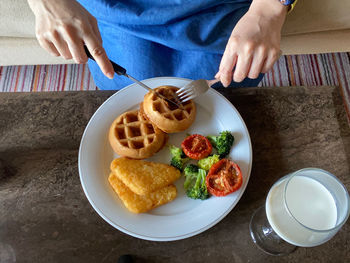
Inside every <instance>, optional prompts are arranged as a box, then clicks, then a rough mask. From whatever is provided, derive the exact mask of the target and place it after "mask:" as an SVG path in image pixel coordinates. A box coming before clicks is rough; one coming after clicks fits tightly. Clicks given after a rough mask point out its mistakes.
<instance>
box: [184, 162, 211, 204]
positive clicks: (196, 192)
mask: <svg viewBox="0 0 350 263" xmlns="http://www.w3.org/2000/svg"><path fill="white" fill-rule="evenodd" d="M184 174H185V177H186V179H185V183H184V188H185V190H186V194H187V196H188V197H190V198H193V199H202V200H204V199H207V198H209V193H208V190H207V186H206V184H205V177H206V171H205V170H203V169H200V168H198V166H197V165H194V164H189V165H187V166H186V167H185V169H184Z"/></svg>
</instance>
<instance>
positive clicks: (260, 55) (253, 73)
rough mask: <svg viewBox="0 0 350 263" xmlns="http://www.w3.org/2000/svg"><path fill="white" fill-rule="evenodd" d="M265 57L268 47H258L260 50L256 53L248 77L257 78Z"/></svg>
mask: <svg viewBox="0 0 350 263" xmlns="http://www.w3.org/2000/svg"><path fill="white" fill-rule="evenodd" d="M265 59H266V49H265V48H263V47H260V48H258V50H257V51H256V52H255V54H254V57H253V60H252V64H251V66H250V69H249V73H248V76H247V77H248V78H250V79H256V78H257V77H258V76H259V74H260V72H261V70H262V67H263V66H264V63H265Z"/></svg>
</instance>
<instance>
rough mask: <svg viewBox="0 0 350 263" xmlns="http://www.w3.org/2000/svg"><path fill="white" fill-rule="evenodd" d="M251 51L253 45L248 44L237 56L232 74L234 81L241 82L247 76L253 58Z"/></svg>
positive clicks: (252, 50)
mask: <svg viewBox="0 0 350 263" xmlns="http://www.w3.org/2000/svg"><path fill="white" fill-rule="evenodd" d="M253 52H254V47H253V45H250V44H248V45H246V46H245V48H244V51H243V54H240V55H239V56H238V60H237V65H236V69H235V72H234V74H233V80H234V81H235V82H241V81H243V80H244V79H245V78H246V77H247V75H248V72H249V69H250V65H251V63H252V59H253V54H254V53H253Z"/></svg>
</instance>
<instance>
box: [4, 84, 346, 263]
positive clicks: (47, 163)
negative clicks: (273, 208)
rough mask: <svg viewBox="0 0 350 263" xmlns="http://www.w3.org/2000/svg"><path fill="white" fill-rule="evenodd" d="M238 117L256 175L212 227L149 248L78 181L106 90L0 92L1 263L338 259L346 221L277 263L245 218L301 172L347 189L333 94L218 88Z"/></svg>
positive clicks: (342, 256) (337, 99)
mask: <svg viewBox="0 0 350 263" xmlns="http://www.w3.org/2000/svg"><path fill="white" fill-rule="evenodd" d="M219 91H220V92H221V93H222V94H224V95H225V96H226V97H227V98H228V99H229V100H230V101H231V102H232V103H233V104H234V105H235V107H236V108H237V109H238V111H239V112H240V113H241V115H242V117H243V119H244V120H245V122H246V124H247V127H248V130H249V132H250V135H251V139H252V145H253V169H252V173H251V177H250V181H249V184H248V187H247V189H246V191H245V193H244V195H243V197H242V199H241V200H240V202H239V203H238V205H237V206H236V207H235V208H234V209H233V210H232V211H231V212H230V213H229V214H228V215H227V216H226V217H225V218H224V219H223V220H222V221H221V222H220V223H218V224H217V225H215V226H214V227H212V228H211V229H209V230H207V231H205V232H203V233H201V234H199V235H197V236H195V237H192V238H188V239H185V240H181V241H172V242H151V241H144V240H140V239H136V238H133V237H131V236H128V235H126V234H124V233H122V232H119V231H118V230H116V229H114V228H113V227H111V226H110V225H109V224H108V223H106V222H105V221H104V220H103V219H102V218H100V217H99V216H98V215H97V213H96V212H95V211H94V210H93V208H92V207H91V206H90V204H89V202H88V201H87V199H86V197H85V195H84V193H83V190H82V187H81V185H80V181H79V174H78V168H77V160H78V148H79V143H80V139H81V136H82V133H83V131H84V128H85V126H86V124H87V122H88V121H89V118H90V117H91V116H92V114H93V113H94V111H95V110H96V109H97V108H98V106H99V105H101V104H102V103H103V101H105V100H106V99H107V98H108V97H109V96H111V95H112V94H113V92H112V91H91V92H58V93H1V94H0V211H1V212H0V262H15V261H14V260H15V259H16V260H17V261H16V262H37V263H39V262H116V261H117V259H118V257H119V256H120V255H122V254H132V255H134V257H135V258H136V262H259V263H260V262H317V263H320V262H345V261H350V231H349V230H350V222H349V221H348V222H347V223H346V224H345V225H344V226H343V228H342V229H341V230H340V232H339V233H338V234H337V235H336V236H335V237H334V238H333V239H332V240H331V241H329V242H328V243H326V244H323V245H321V246H318V247H315V248H307V249H306V248H299V249H298V250H297V251H296V252H294V253H293V254H290V255H288V256H284V257H274V256H269V255H266V254H264V253H263V252H261V251H260V250H259V249H258V248H257V247H256V246H255V244H254V243H253V242H252V240H251V238H250V235H249V229H248V226H249V220H250V217H251V215H252V213H253V212H254V210H255V209H256V208H258V207H259V206H260V205H262V204H263V203H264V200H265V197H266V194H267V192H268V190H269V188H270V187H271V186H272V184H273V183H274V182H275V181H276V180H277V179H278V178H280V177H282V176H284V175H285V174H287V173H289V172H291V171H295V170H297V169H300V168H304V167H319V168H323V169H326V170H328V171H330V172H332V173H333V174H335V175H336V176H337V177H339V178H340V179H341V180H342V182H343V183H344V184H345V185H346V187H347V188H348V189H350V176H349V174H350V173H349V172H350V169H349V164H350V129H349V126H348V122H347V118H346V114H345V110H344V106H343V104H342V100H341V96H340V94H339V90H338V88H336V87H309V88H306V87H285V88H283V87H282V88H245V89H222V90H219Z"/></svg>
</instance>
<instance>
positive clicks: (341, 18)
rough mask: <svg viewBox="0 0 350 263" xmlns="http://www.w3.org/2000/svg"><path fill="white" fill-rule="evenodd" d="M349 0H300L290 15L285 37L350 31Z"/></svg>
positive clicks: (284, 32) (284, 28) (287, 20)
mask: <svg viewBox="0 0 350 263" xmlns="http://www.w3.org/2000/svg"><path fill="white" fill-rule="evenodd" d="M349 11H350V1H349V0H345V1H344V0H299V1H298V3H297V4H296V6H295V8H294V10H293V11H292V12H291V13H290V14H288V16H287V19H286V23H285V25H284V27H283V35H290V34H299V33H309V32H320V31H329V30H341V29H350V19H349Z"/></svg>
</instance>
